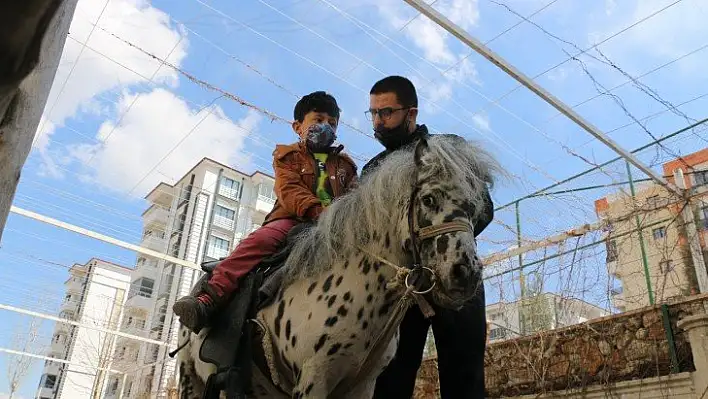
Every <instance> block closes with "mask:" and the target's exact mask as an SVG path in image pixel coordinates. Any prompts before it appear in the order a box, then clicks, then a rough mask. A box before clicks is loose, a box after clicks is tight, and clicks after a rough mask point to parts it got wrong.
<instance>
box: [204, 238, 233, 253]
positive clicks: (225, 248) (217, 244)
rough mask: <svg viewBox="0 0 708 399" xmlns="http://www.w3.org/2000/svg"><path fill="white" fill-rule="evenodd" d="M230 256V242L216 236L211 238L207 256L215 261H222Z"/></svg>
mask: <svg viewBox="0 0 708 399" xmlns="http://www.w3.org/2000/svg"><path fill="white" fill-rule="evenodd" d="M228 254H229V241H228V240H225V239H223V238H219V237H216V236H211V238H209V245H208V246H207V256H208V257H210V258H214V259H221V258H223V257H225V256H227V255H228Z"/></svg>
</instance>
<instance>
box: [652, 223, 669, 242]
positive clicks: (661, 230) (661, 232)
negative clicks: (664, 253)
mask: <svg viewBox="0 0 708 399" xmlns="http://www.w3.org/2000/svg"><path fill="white" fill-rule="evenodd" d="M651 234H652V235H653V236H654V239H655V240H660V239H662V238H666V227H664V226H662V227H657V228H656V229H654V230H653V231H652V233H651Z"/></svg>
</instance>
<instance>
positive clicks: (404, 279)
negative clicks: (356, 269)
mask: <svg viewBox="0 0 708 399" xmlns="http://www.w3.org/2000/svg"><path fill="white" fill-rule="evenodd" d="M417 177H418V176H417V173H416V174H415V179H414V181H417ZM418 192H419V188H418V186H417V185H416V186H414V187H413V192H412V193H411V197H410V201H409V204H408V227H409V231H410V238H411V245H412V252H413V267H412V268H410V269H408V268H404V267H401V266H398V265H396V264H394V263H393V262H390V261H388V260H386V259H384V258H383V257H381V256H379V255H376V254H374V253H371V252H370V251H368V250H366V249H365V248H363V247H361V246H358V249H359V250H360V251H362V252H364V253H366V254H367V255H369V256H371V257H372V258H374V259H376V260H377V261H379V262H381V263H383V264H384V265H386V266H388V267H390V268H392V269H393V270H395V271H396V276H395V277H394V278H393V279H392V280H391V281H389V283H388V284H387V286H386V288H387V289H389V290H400V289H401V288H402V287H405V291H404V293H403V295H402V296H401V298H400V299H399V300H398V303H397V304H396V306H395V307H394V309H393V311H392V312H391V316H390V317H389V319H388V320H387V321H386V325H385V326H384V328H383V329H382V330H381V333H380V334H379V335H378V336H377V337H376V339H375V340H374V342H373V343H372V345H371V347H370V348H369V351H368V353H367V354H366V356H365V357H364V361H363V362H362V363H361V364H360V365H359V367H358V368H357V371H356V373H355V374H354V375H353V376H352V377H351V378H345V379H344V380H342V381H341V382H340V383H339V385H338V386H337V388H336V389H335V390H334V391H333V393H332V397H335V398H338V397H343V396H344V395H345V394H346V393H347V392H348V391H349V390H350V389H351V388H352V386H353V385H354V384H355V383H356V382H357V381H360V380H361V378H362V377H365V376H368V375H369V374H370V373H371V372H372V371H373V368H374V367H375V366H376V365H377V364H376V362H378V361H380V359H381V356H383V353H384V351H385V350H386V349H387V348H388V345H389V344H390V342H391V339H392V338H393V336H394V334H395V333H396V331H397V330H398V327H399V326H400V325H401V322H402V321H403V317H404V316H405V314H406V311H407V310H408V308H409V307H410V306H411V304H412V303H413V302H415V303H417V305H418V307H419V308H420V310H421V312H422V313H423V315H424V316H425V318H430V317H432V316H434V315H435V310H434V309H433V307H432V306H431V305H430V303H429V302H428V301H427V299H425V297H424V295H425V294H428V293H430V292H431V291H432V290H433V289H434V288H435V286H436V276H435V271H434V270H432V269H430V268H429V267H426V266H423V265H422V262H421V259H420V258H421V257H420V244H421V243H422V242H423V241H425V240H427V239H430V238H435V237H437V236H440V235H442V234H447V233H452V232H457V231H461V232H470V231H473V229H472V226H471V225H470V223H468V222H463V221H451V222H445V223H441V224H438V225H432V226H427V227H423V228H420V229H419V228H418V227H417V226H418V223H417V218H416V207H415V199H416V198H417V196H418ZM426 272H427V273H428V274H429V275H430V287H428V288H426V289H421V288H418V287H417V286H416V283H417V282H418V281H419V280H420V277H421V276H422V275H423V274H424V273H426ZM416 274H418V276H417V278H416ZM411 276H413V277H414V278H413V282H412V283H411V282H410V281H409V279H410V277H411Z"/></svg>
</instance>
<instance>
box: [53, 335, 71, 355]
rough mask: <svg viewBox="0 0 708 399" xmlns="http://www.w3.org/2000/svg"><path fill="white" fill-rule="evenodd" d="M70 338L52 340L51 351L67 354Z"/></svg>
mask: <svg viewBox="0 0 708 399" xmlns="http://www.w3.org/2000/svg"><path fill="white" fill-rule="evenodd" d="M67 339H68V336H66V335H62V336H61V338H59V339H58V340H52V345H51V346H50V350H51V351H52V352H56V353H65V352H66V344H67Z"/></svg>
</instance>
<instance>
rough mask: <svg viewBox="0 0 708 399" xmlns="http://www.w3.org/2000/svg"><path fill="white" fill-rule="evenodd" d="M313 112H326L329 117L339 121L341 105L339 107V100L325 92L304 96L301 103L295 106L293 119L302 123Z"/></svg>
mask: <svg viewBox="0 0 708 399" xmlns="http://www.w3.org/2000/svg"><path fill="white" fill-rule="evenodd" d="M312 111H315V112H324V113H326V114H327V115H329V116H333V117H335V118H337V119H339V112H340V109H339V105H337V100H336V99H335V98H334V97H333V96H332V95H331V94H328V93H326V92H324V91H316V92H314V93H310V94H308V95H306V96H303V97H302V98H301V99H300V101H298V102H297V104H295V110H294V111H293V117H294V118H295V120H296V121H298V122H302V121H303V120H304V119H305V115H307V114H309V113H310V112H312Z"/></svg>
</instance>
